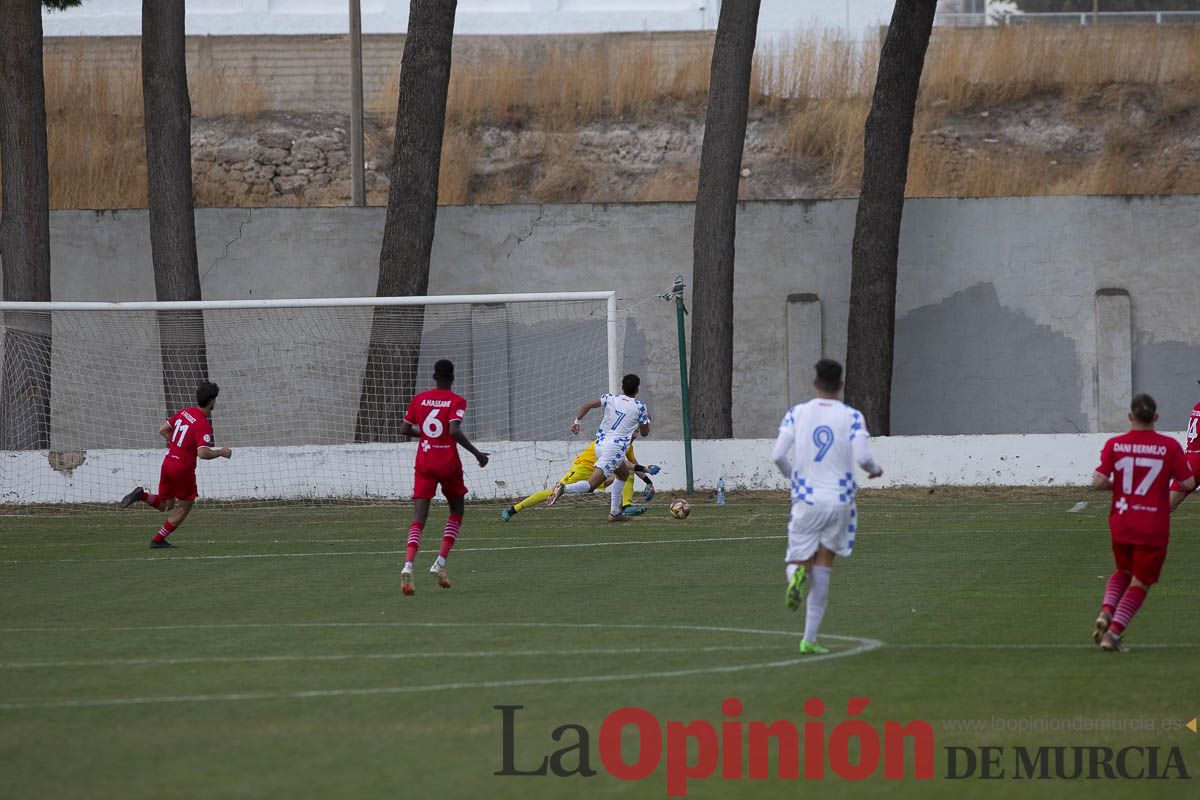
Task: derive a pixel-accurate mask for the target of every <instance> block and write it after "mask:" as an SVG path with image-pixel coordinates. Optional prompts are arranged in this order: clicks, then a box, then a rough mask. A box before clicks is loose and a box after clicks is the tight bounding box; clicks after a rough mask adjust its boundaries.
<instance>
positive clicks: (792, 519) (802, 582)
mask: <svg viewBox="0 0 1200 800" xmlns="http://www.w3.org/2000/svg"><path fill="white" fill-rule="evenodd" d="M808 509H809V506H807V505H805V504H804V503H793V504H792V512H791V515H790V516H789V517H788V529H787V531H788V546H787V554H786V556H785V560H786V562H787V567H786V575H787V593H786V594H785V595H784V602H785V603H786V605H787V607H788V610H789V611H798V610H799V609H800V606H802V605H803V604H804V598H805V595H807V594H808V588H809V583H808V570H809V568H810V567H812V561H813V558H814V557H815V556H816V554H817V546H818V544H819V542H820V540H819V539H818V537H817V536H816V534H815V533H814V532H813V531H811V530H809V528H808V526H807V524H806V521H805V514H806V512H807V511H808Z"/></svg>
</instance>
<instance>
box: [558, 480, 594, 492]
mask: <svg viewBox="0 0 1200 800" xmlns="http://www.w3.org/2000/svg"><path fill="white" fill-rule="evenodd" d="M591 490H592V485H591V484H590V483H588V482H587V481H575V483H568V484H567V485H566V486H564V487H563V491H564V492H566V493H567V494H587V493H588V492H590V491H591Z"/></svg>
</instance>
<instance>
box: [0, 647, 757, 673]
mask: <svg viewBox="0 0 1200 800" xmlns="http://www.w3.org/2000/svg"><path fill="white" fill-rule="evenodd" d="M775 649H778V645H768V644H757V645H708V646H703V647H615V648H613V647H608V648H604V647H595V648H583V649H577V650H474V651H443V652H433V651H424V650H420V651H414V652H409V653H324V654H318V655H275V656H197V657H194V658H193V657H183V658H98V659H92V660H88V661H0V669H11V670H20V669H68V668H75V667H143V666H176V665H179V664H274V663H284V664H287V663H293V662H323V661H408V660H411V659H425V658H438V659H449V658H536V657H543V656H627V655H659V654H665V653H689V654H690V653H724V652H730V653H736V652H744V651H747V652H748V651H751V650H775Z"/></svg>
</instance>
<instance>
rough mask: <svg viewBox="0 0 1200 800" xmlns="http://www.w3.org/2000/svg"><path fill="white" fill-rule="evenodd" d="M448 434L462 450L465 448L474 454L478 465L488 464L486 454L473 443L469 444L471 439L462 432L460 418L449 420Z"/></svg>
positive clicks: (484, 465)
mask: <svg viewBox="0 0 1200 800" xmlns="http://www.w3.org/2000/svg"><path fill="white" fill-rule="evenodd" d="M450 436H452V437H453V438H454V441H456V442H458V444H459V446H460V447H462V449H463V450H466V451H467V452H468V453H470V454H471V455H473V456H475V460H476V461H478V462H479V466H481V467H486V466H487V465H488V454H487V453H483V452H480V451H479V449H478V448H477V447H475V445H473V444H471V440H470V439H468V438H467V435H466V434H465V433H463V429H462V420H457V419H452V420H450Z"/></svg>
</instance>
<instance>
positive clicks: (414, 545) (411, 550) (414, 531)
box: [404, 521, 425, 561]
mask: <svg viewBox="0 0 1200 800" xmlns="http://www.w3.org/2000/svg"><path fill="white" fill-rule="evenodd" d="M424 532H425V523H424V522H416V521H414V522H413V524H412V525H410V526H409V528H408V555H407V556H406V557H405V559H404V560H405V561H412V560H413V559H415V558H416V557H417V551H418V550H420V549H421V534H422V533H424Z"/></svg>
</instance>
